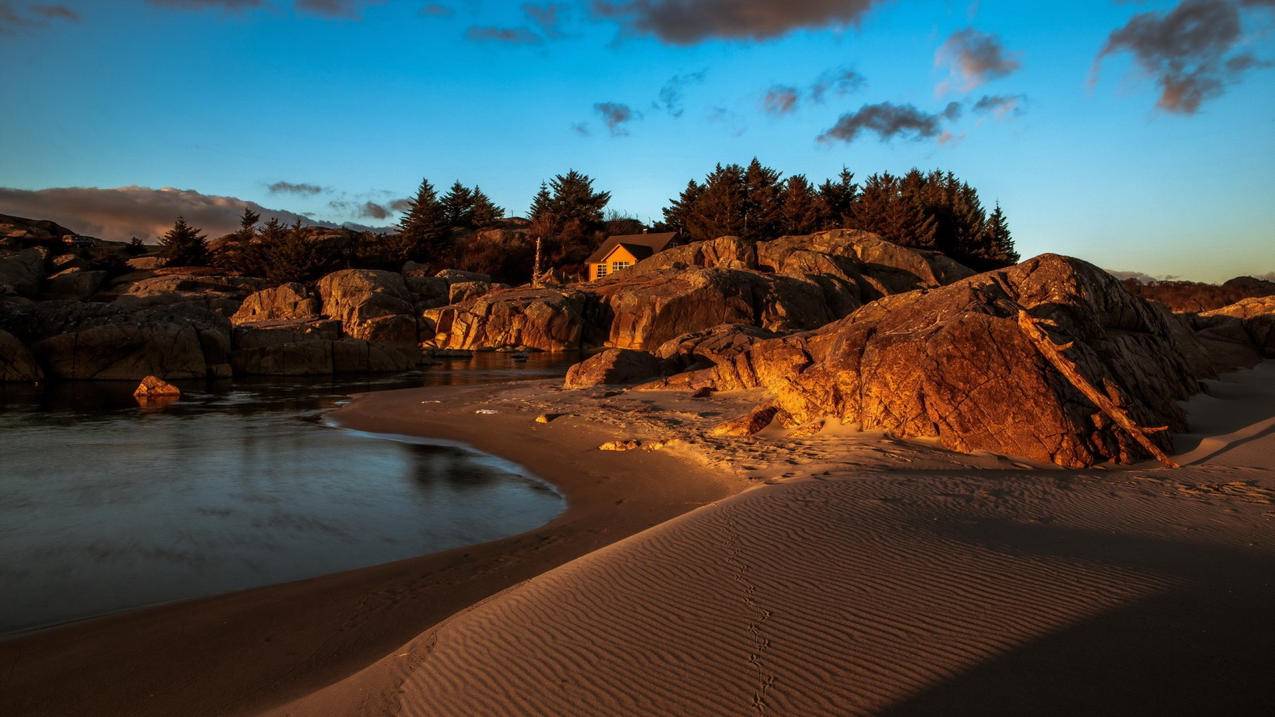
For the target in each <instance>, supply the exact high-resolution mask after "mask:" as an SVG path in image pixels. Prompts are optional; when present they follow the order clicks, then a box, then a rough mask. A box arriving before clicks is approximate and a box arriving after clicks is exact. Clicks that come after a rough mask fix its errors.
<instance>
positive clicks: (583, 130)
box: [571, 122, 593, 137]
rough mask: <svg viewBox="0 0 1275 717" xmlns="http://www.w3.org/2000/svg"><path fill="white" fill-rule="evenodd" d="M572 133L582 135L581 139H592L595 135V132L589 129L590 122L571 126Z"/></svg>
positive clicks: (575, 123) (576, 123)
mask: <svg viewBox="0 0 1275 717" xmlns="http://www.w3.org/2000/svg"><path fill="white" fill-rule="evenodd" d="M571 131H572V132H575V133H576V134H578V135H580V136H581V137H590V136H592V135H593V131H592V130H590V129H589V123H588V122H574V123H572V125H571Z"/></svg>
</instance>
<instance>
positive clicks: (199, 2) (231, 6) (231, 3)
mask: <svg viewBox="0 0 1275 717" xmlns="http://www.w3.org/2000/svg"><path fill="white" fill-rule="evenodd" d="M146 2H147V3H149V4H151V5H155V6H158V7H172V8H178V9H182V10H205V9H216V10H228V11H239V10H249V9H252V8H258V7H262V6H263V5H264V4H265V3H264V2H263V0H146Z"/></svg>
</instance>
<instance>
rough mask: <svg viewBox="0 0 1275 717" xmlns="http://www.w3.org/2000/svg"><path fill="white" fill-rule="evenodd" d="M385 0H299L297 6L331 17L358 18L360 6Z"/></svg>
mask: <svg viewBox="0 0 1275 717" xmlns="http://www.w3.org/2000/svg"><path fill="white" fill-rule="evenodd" d="M382 1H383V0H297V2H296V7H297V9H298V10H300V11H302V12H308V13H311V14H313V15H320V16H322V17H330V18H345V19H349V20H357V19H358V18H359V16H360V14H361V13H360V6H361V5H366V4H372V3H380V2H382Z"/></svg>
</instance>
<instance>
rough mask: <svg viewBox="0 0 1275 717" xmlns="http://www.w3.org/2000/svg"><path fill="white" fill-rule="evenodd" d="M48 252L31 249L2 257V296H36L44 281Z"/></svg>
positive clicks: (0, 261) (0, 290) (0, 256)
mask: <svg viewBox="0 0 1275 717" xmlns="http://www.w3.org/2000/svg"><path fill="white" fill-rule="evenodd" d="M47 257H48V251H46V250H45V249H43V248H39V247H31V248H30V249H23V250H21V251H17V252H13V253H11V254H8V255H0V294H17V295H19V296H35V295H36V294H37V293H39V291H40V283H41V282H42V281H43V280H44V260H45V259H46V258H47Z"/></svg>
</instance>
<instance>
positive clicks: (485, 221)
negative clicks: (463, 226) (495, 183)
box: [469, 186, 505, 229]
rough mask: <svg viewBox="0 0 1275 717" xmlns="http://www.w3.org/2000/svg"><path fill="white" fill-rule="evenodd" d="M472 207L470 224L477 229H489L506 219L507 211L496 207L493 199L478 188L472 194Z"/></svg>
mask: <svg viewBox="0 0 1275 717" xmlns="http://www.w3.org/2000/svg"><path fill="white" fill-rule="evenodd" d="M470 195H471V197H472V200H473V201H472V206H471V209H470V213H469V218H470V223H471V224H472V225H473V226H474V227H475V228H476V229H483V228H486V227H489V226H491V225H493V224H495V223H496V222H499V221H500V220H501V219H504V218H505V210H504V209H501V208H500V207H498V206H496V204H495V202H493V201H491V198H490V197H488V196H487V195H486V194H484V193H483V190H481V189H479V188H478V187H477V186H475V187H474V188H473V190H472V191H471V193H470Z"/></svg>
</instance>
